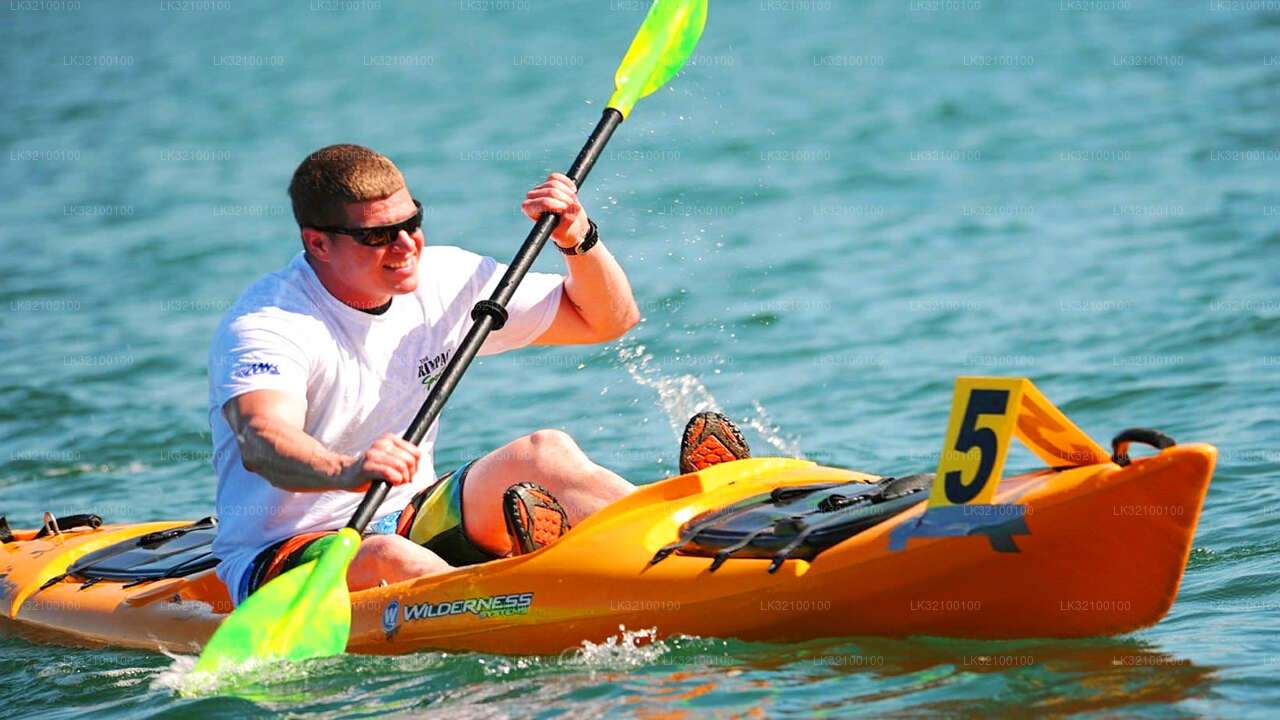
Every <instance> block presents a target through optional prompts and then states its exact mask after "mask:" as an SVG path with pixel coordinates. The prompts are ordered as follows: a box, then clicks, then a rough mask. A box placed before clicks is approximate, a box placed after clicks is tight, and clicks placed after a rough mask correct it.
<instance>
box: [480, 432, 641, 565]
mask: <svg viewBox="0 0 1280 720" xmlns="http://www.w3.org/2000/svg"><path fill="white" fill-rule="evenodd" d="M521 482H532V483H537V484H539V485H541V486H542V487H544V488H546V489H547V490H548V491H549V492H551V494H552V495H555V496H556V499H557V500H559V501H560V505H561V507H563V508H564V510H565V513H566V514H567V515H568V516H569V524H571V525H577V524H578V523H580V522H582V520H583V519H584V518H586V517H587V516H588V515H590V514H591V513H593V512H595V511H597V510H599V509H600V508H602V507H604V506H605V505H608V504H610V503H612V502H613V501H615V500H617V499H619V498H621V497H625V496H626V495H629V494H631V493H632V492H634V491H635V489H636V488H635V486H634V485H632V484H631V483H629V482H627V481H626V480H623V479H622V478H621V477H619V476H618V475H617V474H616V473H613V472H611V471H609V470H606V469H605V468H603V467H600V466H599V465H597V464H595V463H594V462H592V461H591V459H590V458H588V457H587V455H586V453H584V452H582V449H581V448H579V447H578V445H577V443H575V442H574V441H573V438H571V437H569V436H568V435H567V434H565V433H563V432H561V431H559V430H539V431H537V432H535V433H533V434H531V435H526V436H524V437H522V438H519V439H518V440H515V441H513V442H510V443H508V444H506V445H504V446H503V447H500V448H498V449H497V450H494V451H493V452H491V453H489V454H488V455H485V456H484V457H482V458H480V459H479V460H477V461H476V462H475V464H474V465H472V466H471V469H470V470H468V471H467V478H466V481H465V483H464V485H463V487H462V507H463V514H462V517H463V521H464V522H465V525H466V527H465V529H466V532H467V536H468V537H470V538H471V541H472V542H474V543H476V544H477V545H479V546H480V547H482V548H484V549H485V550H488V551H490V552H493V553H495V554H497V555H506V554H507V553H509V552H510V551H511V536H510V535H509V534H508V532H507V525H506V521H505V519H504V517H503V513H502V494H503V493H504V492H506V489H507V488H509V487H511V486H512V485H515V484H516V483H521Z"/></svg>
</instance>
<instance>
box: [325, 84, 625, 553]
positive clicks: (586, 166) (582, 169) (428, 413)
mask: <svg viewBox="0 0 1280 720" xmlns="http://www.w3.org/2000/svg"><path fill="white" fill-rule="evenodd" d="M622 119H623V118H622V113H620V112H618V111H617V110H614V109H613V108H605V109H604V114H603V115H601V117H600V122H598V123H596V129H595V130H593V131H591V137H590V138H588V139H587V144H586V145H583V146H582V151H581V152H579V153H578V157H577V159H575V160H574V161H573V165H571V166H569V172H567V173H565V174H566V175H568V176H569V179H570V180H572V181H573V184H574V185H576V186H577V187H578V188H579V189H581V188H582V183H583V181H584V180H586V179H587V173H589V172H591V168H592V166H594V165H595V164H596V160H597V159H598V158H599V157H600V153H601V152H603V151H604V146H605V145H606V144H607V143H608V142H609V138H610V137H612V136H613V131H614V130H616V129H617V128H618V125H619V124H621V123H622ZM559 222H560V216H559V215H558V214H556V213H546V214H545V215H543V216H542V217H540V218H538V221H537V222H536V223H534V225H533V229H532V230H530V231H529V235H528V237H526V238H525V239H524V244H523V245H521V246H520V250H519V252H517V253H516V256H515V259H514V260H512V261H511V265H510V266H508V267H507V272H506V274H505V275H503V276H502V280H500V281H499V282H498V287H497V288H496V289H495V290H494V291H493V295H491V296H489V299H488V300H481V301H480V302H478V303H476V305H475V307H474V308H472V310H471V317H472V318H473V319H474V320H475V324H473V325H472V326H471V329H470V330H468V331H467V335H466V337H464V338H463V339H462V344H461V345H459V346H458V350H457V352H455V353H454V355H453V358H452V359H451V360H449V364H448V365H446V366H445V368H444V372H443V373H442V374H441V375H440V379H439V380H437V381H436V384H435V385H433V386H432V387H431V390H430V391H429V392H428V393H427V399H426V400H424V401H423V402H422V407H421V408H419V409H418V414H417V415H416V416H415V417H414V418H413V422H411V423H409V429H408V430H405V431H404V439H405V440H408V441H409V442H411V443H413V444H415V445H417V444H418V443H421V442H422V438H423V437H425V436H426V434H427V430H428V429H429V428H430V427H431V424H432V423H434V422H435V421H436V419H437V418H439V417H440V412H441V411H442V410H444V404H445V402H446V401H447V400H448V399H449V396H450V395H452V394H453V389H454V388H455V387H457V386H458V381H459V380H461V379H462V374H463V373H465V372H466V371H467V368H468V367H469V366H470V365H471V361H472V360H474V359H475V357H476V354H477V353H479V352H480V346H481V345H483V344H484V341H485V338H487V337H489V333H490V332H491V331H493V330H497V329H498V328H501V327H502V325H503V324H504V323H505V322H506V319H507V311H506V306H507V302H508V301H510V300H511V296H512V295H515V293H516V287H517V286H519V285H520V281H521V280H523V279H524V276H525V275H527V274H528V273H529V268H531V267H532V266H533V261H534V260H535V259H537V257H538V253H539V252H541V251H542V246H544V245H546V244H547V238H549V237H551V231H552V230H554V229H555V227H556V224H557V223H559ZM390 487H391V486H390V484H389V483H387V481H385V480H378V481H376V482H373V483H371V484H370V485H369V491H368V492H366V493H365V495H364V500H362V501H360V507H358V508H356V514H355V515H354V516H352V518H351V522H349V523H347V527H349V528H351V529H352V530H355V531H356V532H364V529H365V527H366V526H367V525H368V524H369V521H370V520H372V519H373V513H374V512H376V511H377V509H378V506H380V505H382V501H383V500H384V499H386V497H387V491H388V490H389V489H390Z"/></svg>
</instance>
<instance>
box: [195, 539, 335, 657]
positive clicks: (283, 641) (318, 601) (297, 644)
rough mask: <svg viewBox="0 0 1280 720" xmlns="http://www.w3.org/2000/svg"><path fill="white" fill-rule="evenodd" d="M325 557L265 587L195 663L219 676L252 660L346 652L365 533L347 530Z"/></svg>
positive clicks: (238, 610)
mask: <svg viewBox="0 0 1280 720" xmlns="http://www.w3.org/2000/svg"><path fill="white" fill-rule="evenodd" d="M332 537H333V540H331V541H329V544H328V547H326V548H325V549H324V552H323V553H321V555H320V557H319V558H317V559H315V560H313V561H311V562H307V563H303V564H302V565H299V566H298V567H296V568H294V569H292V570H290V571H289V572H287V573H284V574H283V575H281V576H280V577H277V578H276V579H274V580H272V581H271V582H269V583H267V584H266V585H263V586H262V587H261V588H259V589H258V591H257V592H255V593H253V594H252V595H250V596H249V598H248V599H246V600H245V601H244V602H243V603H241V604H240V606H239V607H237V608H236V609H235V612H233V613H231V616H230V617H228V618H227V619H226V620H224V621H223V622H222V625H221V626H220V627H219V628H218V630H217V632H215V633H214V634H213V637H212V638H210V639H209V643H208V644H207V645H205V646H204V651H203V652H202V653H200V659H199V660H198V661H197V662H196V666H195V670H196V672H214V671H216V670H218V669H219V668H229V667H234V666H238V665H240V664H243V663H244V662H245V661H247V660H250V659H275V660H305V659H306V658H313V657H325V656H328V655H338V654H341V653H342V652H343V651H344V650H346V648H347V636H348V635H349V634H350V632H351V599H350V597H349V596H348V594H347V566H348V565H350V564H351V559H352V558H353V557H355V554H356V550H357V549H358V548H359V547H360V535H359V533H357V532H356V531H355V530H352V529H351V528H343V529H342V530H339V531H338V534H337V535H334V536H332Z"/></svg>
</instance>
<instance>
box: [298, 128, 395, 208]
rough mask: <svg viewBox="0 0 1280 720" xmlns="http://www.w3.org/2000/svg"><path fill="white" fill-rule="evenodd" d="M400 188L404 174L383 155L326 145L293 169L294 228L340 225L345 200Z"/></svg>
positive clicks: (354, 147) (371, 197)
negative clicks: (295, 222)
mask: <svg viewBox="0 0 1280 720" xmlns="http://www.w3.org/2000/svg"><path fill="white" fill-rule="evenodd" d="M402 187H404V176H403V175H401V174H400V170H399V169H397V168H396V166H395V163H393V162H391V160H390V159H388V158H387V157H386V156H385V155H381V154H379V153H376V152H374V151H372V150H370V149H369V148H367V147H363V146H361V145H351V144H341V145H330V146H329V147H325V148H320V149H319V150H317V151H315V152H313V153H311V154H310V155H308V156H307V159H306V160H303V161H302V164H300V165H298V169H297V170H294V171H293V180H291V181H290V182H289V199H290V200H292V201H293V217H294V219H295V220H297V221H298V227H300V228H306V227H341V226H343V225H346V223H347V214H346V207H345V205H346V203H351V202H364V201H366V200H381V199H382V198H385V197H387V196H389V195H391V194H392V193H394V192H395V191H397V190H399V189H400V188H402Z"/></svg>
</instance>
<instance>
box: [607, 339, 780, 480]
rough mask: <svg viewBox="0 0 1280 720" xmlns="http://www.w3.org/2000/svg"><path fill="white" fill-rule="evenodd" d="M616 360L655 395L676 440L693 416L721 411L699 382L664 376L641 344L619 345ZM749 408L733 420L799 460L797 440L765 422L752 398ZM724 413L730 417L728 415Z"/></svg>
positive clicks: (688, 376) (766, 416)
mask: <svg viewBox="0 0 1280 720" xmlns="http://www.w3.org/2000/svg"><path fill="white" fill-rule="evenodd" d="M618 360H619V361H620V362H621V364H622V367H623V369H625V370H626V371H627V374H629V375H630V376H631V379H632V380H635V382H636V384H637V385H640V386H641V387H647V388H652V389H653V390H654V391H655V392H656V393H657V394H658V406H659V407H661V408H662V409H663V410H665V411H666V413H667V422H668V423H670V425H671V431H672V433H673V434H674V435H675V436H676V437H680V433H682V432H684V425H685V423H686V422H688V420H689V418H690V417H691V416H693V415H694V414H695V413H699V412H703V411H712V412H721V413H723V412H724V410H723V409H721V407H720V403H719V402H717V401H716V399H715V397H714V396H713V395H712V394H711V391H710V390H708V389H707V386H706V385H704V384H703V382H702V380H700V379H698V377H697V376H695V375H691V374H688V373H684V374H681V375H667V374H664V373H663V371H662V368H661V367H660V366H659V364H658V362H657V359H656V358H655V357H654V355H653V353H651V352H648V351H647V350H646V349H645V346H644V345H641V344H639V343H637V344H635V345H628V344H625V343H623V344H621V345H619V346H618ZM751 405H752V409H753V410H754V414H753V415H740V416H738V417H736V418H734V419H735V420H737V421H738V422H740V423H741V424H743V425H745V426H746V427H749V428H751V429H752V430H755V431H756V432H757V433H759V434H760V437H761V438H763V439H764V441H765V442H766V443H768V444H769V445H770V446H771V447H773V448H774V449H775V450H776V451H777V454H780V455H785V456H788V457H800V438H799V437H798V436H795V435H789V434H786V433H784V432H783V431H782V429H781V427H779V426H778V425H776V424H775V423H774V422H773V421H772V420H770V419H769V414H768V413H767V412H766V411H765V409H764V406H763V405H761V404H760V401H759V400H755V399H753V400H752V401H751ZM725 414H726V415H729V416H730V417H733V414H732V413H725Z"/></svg>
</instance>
